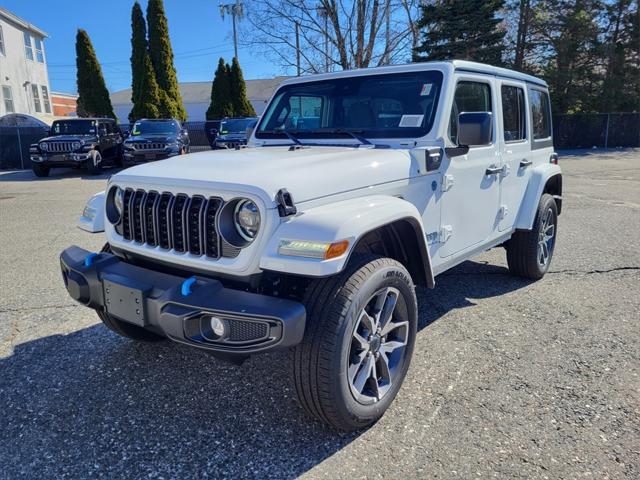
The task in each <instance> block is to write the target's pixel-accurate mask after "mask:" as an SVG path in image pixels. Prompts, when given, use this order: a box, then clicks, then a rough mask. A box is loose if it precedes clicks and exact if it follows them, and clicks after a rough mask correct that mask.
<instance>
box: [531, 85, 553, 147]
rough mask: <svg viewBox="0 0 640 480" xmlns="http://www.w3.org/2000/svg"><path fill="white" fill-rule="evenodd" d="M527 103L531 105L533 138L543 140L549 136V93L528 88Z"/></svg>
mask: <svg viewBox="0 0 640 480" xmlns="http://www.w3.org/2000/svg"><path fill="white" fill-rule="evenodd" d="M529 104H530V105H531V122H532V127H533V139H534V140H543V139H546V138H551V105H550V103H549V94H548V93H546V92H543V91H541V90H535V89H530V90H529Z"/></svg>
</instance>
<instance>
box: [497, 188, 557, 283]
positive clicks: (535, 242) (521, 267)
mask: <svg viewBox="0 0 640 480" xmlns="http://www.w3.org/2000/svg"><path fill="white" fill-rule="evenodd" d="M557 232H558V207H557V205H556V201H555V199H554V198H553V197H552V196H551V195H549V194H548V193H545V194H543V195H542V197H540V202H539V203H538V211H537V212H536V218H535V220H534V222H533V228H532V229H531V230H520V231H517V232H515V233H514V234H513V237H511V239H510V240H509V241H508V242H507V244H506V247H507V264H508V265H509V271H510V272H511V273H512V274H514V275H518V276H520V277H525V278H531V279H534V280H537V279H539V278H542V277H543V276H544V274H545V273H547V270H549V265H550V264H551V258H552V257H553V252H554V250H555V246H556V234H557Z"/></svg>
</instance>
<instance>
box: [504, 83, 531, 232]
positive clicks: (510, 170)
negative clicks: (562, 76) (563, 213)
mask: <svg viewBox="0 0 640 480" xmlns="http://www.w3.org/2000/svg"><path fill="white" fill-rule="evenodd" d="M498 83H499V87H500V95H499V97H500V110H501V111H502V119H501V120H500V121H499V122H498V125H499V130H498V135H499V141H500V145H501V150H502V162H503V164H504V169H505V170H504V175H503V178H502V192H501V194H500V217H501V218H500V226H499V229H500V231H505V230H509V229H511V228H512V227H513V225H514V222H515V220H516V217H517V215H518V208H519V207H520V205H521V204H522V199H523V197H524V193H525V190H526V189H527V184H528V182H529V176H530V172H531V168H532V165H533V160H532V158H531V142H530V140H529V134H528V133H527V118H528V115H527V111H528V107H527V98H526V97H527V95H526V91H527V90H526V85H525V84H524V83H521V82H513V81H509V80H499V81H498Z"/></svg>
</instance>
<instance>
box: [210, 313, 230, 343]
mask: <svg viewBox="0 0 640 480" xmlns="http://www.w3.org/2000/svg"><path fill="white" fill-rule="evenodd" d="M209 322H210V323H211V331H212V332H213V334H214V335H215V336H216V337H218V338H222V337H224V336H225V334H226V333H227V326H226V325H225V322H224V320H222V319H221V318H218V317H210V320H209Z"/></svg>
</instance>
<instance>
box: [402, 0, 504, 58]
mask: <svg viewBox="0 0 640 480" xmlns="http://www.w3.org/2000/svg"><path fill="white" fill-rule="evenodd" d="M503 3H504V0H487V1H481V0H450V1H444V2H436V3H432V4H426V5H423V6H422V7H421V8H422V15H421V18H420V20H419V21H418V28H419V29H420V31H421V34H422V41H421V42H420V44H419V45H418V47H417V48H416V49H415V51H414V60H415V61H429V60H452V59H460V60H473V61H476V62H484V63H489V64H492V65H501V64H502V52H503V50H504V43H503V39H504V36H505V32H504V31H503V30H501V29H500V28H499V24H500V22H501V21H502V19H501V18H499V17H498V13H499V11H500V9H501V8H502V6H503Z"/></svg>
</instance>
